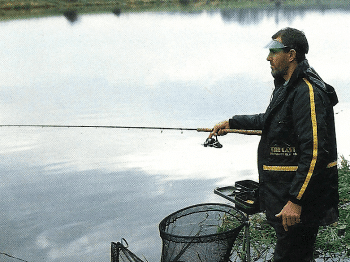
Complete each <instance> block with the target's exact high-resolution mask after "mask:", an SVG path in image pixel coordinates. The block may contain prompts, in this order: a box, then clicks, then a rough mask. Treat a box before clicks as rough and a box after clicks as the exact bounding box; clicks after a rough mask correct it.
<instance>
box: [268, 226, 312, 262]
mask: <svg viewBox="0 0 350 262" xmlns="http://www.w3.org/2000/svg"><path fill="white" fill-rule="evenodd" d="M272 226H273V228H274V229H275V231H276V235H277V242H276V247H275V252H274V260H273V261H274V262H282V261H283V262H310V261H313V253H314V244H315V241H316V236H317V233H318V228H319V227H318V226H304V225H300V224H297V225H294V226H291V227H288V231H285V230H284V228H283V226H282V224H280V225H272Z"/></svg>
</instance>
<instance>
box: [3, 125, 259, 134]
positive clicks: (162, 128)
mask: <svg viewBox="0 0 350 262" xmlns="http://www.w3.org/2000/svg"><path fill="white" fill-rule="evenodd" d="M0 127H43V128H44V127H51V128H117V129H156V130H180V131H197V132H212V131H213V129H212V128H184V127H150V126H110V125H0ZM222 131H223V132H225V133H237V134H245V135H261V130H245V129H223V130H222Z"/></svg>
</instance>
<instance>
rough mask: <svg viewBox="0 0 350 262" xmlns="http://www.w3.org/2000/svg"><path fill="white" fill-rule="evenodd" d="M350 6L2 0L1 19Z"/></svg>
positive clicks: (342, 3) (313, 0) (306, 0)
mask: <svg viewBox="0 0 350 262" xmlns="http://www.w3.org/2000/svg"><path fill="white" fill-rule="evenodd" d="M281 6H283V7H296V6H299V7H300V6H302V7H305V8H312V7H321V8H349V7H350V4H349V1H347V0H331V1H329V0H8V1H1V0H0V19H2V20H5V19H6V20H10V19H20V18H28V17H38V16H50V15H58V14H62V13H64V12H66V11H74V12H77V13H103V12H114V13H115V14H120V13H121V12H123V13H124V12H143V11H152V12H159V11H192V12H193V11H194V12H195V11H201V10H213V9H219V8H220V9H225V8H230V9H232V8H275V7H281Z"/></svg>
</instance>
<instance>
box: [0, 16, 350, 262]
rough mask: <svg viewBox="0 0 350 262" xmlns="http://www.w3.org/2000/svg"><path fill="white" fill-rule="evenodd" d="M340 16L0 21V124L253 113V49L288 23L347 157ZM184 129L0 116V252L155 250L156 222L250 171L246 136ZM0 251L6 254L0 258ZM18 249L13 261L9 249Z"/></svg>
mask: <svg viewBox="0 0 350 262" xmlns="http://www.w3.org/2000/svg"><path fill="white" fill-rule="evenodd" d="M349 24H350V14H349V13H348V12H347V11H345V10H324V9H321V10H306V9H301V10H291V9H278V10H256V9H252V10H241V11H234V10H225V11H220V10H217V11H210V12H205V11H203V12H199V13H180V12H178V13H176V12H174V13H167V12H161V13H147V12H145V13H127V14H123V13H122V14H120V15H113V14H102V15H101V14H100V15H98V14H94V15H80V16H78V19H77V20H76V21H75V22H74V23H73V22H70V21H68V20H67V19H66V18H65V17H64V16H56V17H48V18H40V19H28V20H14V21H6V22H1V23H0V35H1V38H2V40H1V42H0V57H1V59H0V68H1V70H0V112H1V114H0V123H1V124H3V125H6V124H13V125H23V124H55V125H118V126H156V127H187V128H198V127H212V126H213V125H214V124H216V123H217V122H219V121H221V120H225V119H228V118H229V117H231V116H232V115H234V114H253V113H260V112H263V111H265V108H266V106H267V105H268V102H269V99H270V96H271V92H272V88H273V81H272V77H271V75H270V68H269V64H268V62H267V61H266V56H267V50H266V49H264V48H263V47H264V46H265V45H266V44H267V43H268V42H269V40H270V38H271V36H272V35H273V34H274V33H275V32H276V31H278V30H279V29H281V28H283V27H286V26H291V27H296V28H299V29H301V30H303V31H304V32H305V34H306V36H307V37H308V40H309V44H310V52H309V54H308V56H307V58H308V60H309V62H310V64H311V65H312V66H313V67H314V68H315V69H316V71H318V73H319V74H320V75H321V76H322V77H323V79H324V80H325V81H326V82H328V83H330V84H331V85H333V86H334V87H335V88H336V90H337V92H338V96H339V99H340V103H339V104H338V105H337V106H336V107H335V111H336V125H337V134H338V148H339V154H343V155H345V156H346V157H347V158H348V159H349V155H350V143H349V139H348V130H349V118H348V116H349V109H350V96H349V92H348V85H349V83H350V74H349V69H348V61H349V59H350V50H349V48H347V43H348V42H349V36H348V34H347V33H346V32H348V27H349ZM207 135H208V134H206V133H197V132H195V131H170V130H163V131H161V130H141V129H103V128H35V127H31V128H29V127H1V128H0V159H1V161H0V189H1V190H0V208H1V213H0V216H1V217H0V238H1V241H0V252H1V253H7V254H10V255H12V256H15V257H19V258H21V259H23V260H26V261H33V262H34V261H47V262H51V261H60V262H64V261H109V260H110V242H112V241H115V242H116V241H119V240H120V239H121V238H125V239H126V240H127V241H128V243H129V245H130V249H131V250H132V251H133V252H134V253H136V254H137V255H138V256H139V257H141V258H143V256H144V257H146V258H147V260H148V261H150V262H152V261H159V260H160V254H161V239H160V237H159V232H158V224H159V222H160V221H161V220H162V219H163V218H164V217H165V216H167V215H168V214H170V213H172V212H175V211H177V210H179V209H181V208H183V207H186V206H189V205H194V204H198V203H205V202H225V201H224V200H223V199H220V197H218V196H216V195H214V193H213V189H214V188H215V187H217V186H224V185H232V184H233V183H234V182H235V181H236V180H242V179H253V180H257V179H258V175H257V169H256V147H257V144H258V141H259V138H258V137H255V136H244V135H237V134H229V135H227V136H225V137H222V138H220V139H219V140H220V142H221V143H222V144H223V145H224V147H223V148H222V149H213V148H204V147H203V146H202V144H203V142H204V141H205V139H206V137H207ZM0 258H1V259H2V261H15V260H13V259H11V258H9V257H7V256H3V257H1V256H0ZM17 261H18V260H17Z"/></svg>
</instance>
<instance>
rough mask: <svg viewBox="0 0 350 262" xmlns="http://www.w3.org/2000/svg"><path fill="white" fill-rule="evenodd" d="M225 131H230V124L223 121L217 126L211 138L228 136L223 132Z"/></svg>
mask: <svg viewBox="0 0 350 262" xmlns="http://www.w3.org/2000/svg"><path fill="white" fill-rule="evenodd" d="M223 129H230V124H229V122H228V120H226V121H222V122H220V123H218V124H216V125H215V126H214V128H213V131H212V132H211V133H210V134H209V138H212V136H224V135H226V134H227V132H225V131H223Z"/></svg>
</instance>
